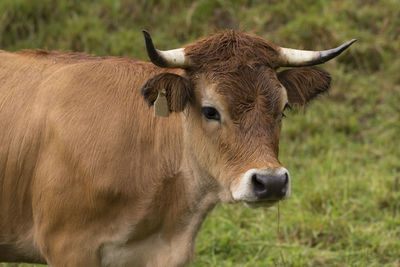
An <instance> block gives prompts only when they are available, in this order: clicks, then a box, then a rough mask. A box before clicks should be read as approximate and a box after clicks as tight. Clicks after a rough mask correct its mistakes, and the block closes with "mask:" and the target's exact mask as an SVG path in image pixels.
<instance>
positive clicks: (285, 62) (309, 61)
mask: <svg viewBox="0 0 400 267" xmlns="http://www.w3.org/2000/svg"><path fill="white" fill-rule="evenodd" d="M355 41H357V39H353V40H351V41H348V42H347V43H344V44H342V45H341V46H338V47H336V48H333V49H329V50H323V51H308V50H297V49H291V48H284V47H279V50H278V52H279V66H281V67H301V66H312V65H318V64H321V63H324V62H326V61H328V60H330V59H332V58H334V57H337V56H338V55H340V53H342V52H343V51H344V50H346V48H348V47H349V46H350V45H351V44H353V43H354V42H355Z"/></svg>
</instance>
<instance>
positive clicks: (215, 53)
mask: <svg viewBox="0 0 400 267" xmlns="http://www.w3.org/2000/svg"><path fill="white" fill-rule="evenodd" d="M144 34H145V38H146V46H147V50H148V53H149V57H150V58H151V60H152V61H153V63H155V64H156V65H158V66H155V65H153V64H150V63H144V62H140V61H136V60H133V59H127V58H114V57H107V58H98V57H92V56H87V55H83V54H77V53H68V52H49V51H44V50H37V51H22V52H16V53H9V52H4V51H3V52H0V214H1V216H0V261H7V262H15V261H24V262H36V263H46V262H47V263H48V264H50V265H51V266H53V267H58V266H73V267H76V266H86V267H90V266H181V265H184V264H185V263H187V262H188V261H189V260H190V259H191V258H192V255H193V248H194V243H195V238H196V234H197V232H198V230H199V228H200V225H201V223H202V222H203V220H204V218H205V217H206V215H207V213H208V212H209V211H210V210H211V209H212V208H213V207H214V206H215V204H216V203H217V202H218V201H222V202H228V203H233V202H245V203H247V204H248V205H249V206H265V205H271V204H273V203H276V202H277V201H279V200H281V199H284V198H286V197H288V196H289V193H290V177H289V173H288V171H287V170H286V169H285V168H283V167H282V165H281V163H280V162H279V160H278V143H279V132H280V129H281V120H282V117H284V114H283V111H284V109H285V108H286V107H289V106H288V105H289V104H299V105H303V104H306V103H307V102H308V101H309V100H310V99H312V98H314V97H315V96H316V95H318V94H320V93H323V92H325V91H327V89H328V88H329V84H330V76H329V74H328V73H327V72H325V71H324V70H322V69H319V68H316V67H300V68H293V69H288V70H284V71H282V72H277V69H278V68H279V67H282V66H286V67H288V66H295V67H299V66H309V65H315V64H319V63H323V62H325V61H327V60H329V59H331V58H333V57H334V56H336V55H338V54H340V53H341V52H342V51H343V50H344V49H345V48H347V47H348V46H349V45H350V44H351V43H352V42H353V41H351V42H348V43H346V44H344V45H342V46H340V47H338V48H336V49H331V50H327V51H318V52H312V51H300V50H293V49H287V48H280V47H277V46H274V45H272V44H270V43H268V42H266V41H264V40H263V39H261V38H259V37H257V36H254V35H251V34H245V33H240V32H234V31H227V32H222V33H220V34H216V35H213V36H211V37H208V38H205V39H202V40H199V41H197V42H195V43H193V44H190V45H188V46H186V47H185V48H180V49H175V50H171V51H159V50H156V49H155V48H154V46H153V43H152V41H151V38H150V35H149V34H148V33H147V32H144ZM160 67H162V68H160ZM146 81H147V83H146ZM143 85H144V86H143ZM141 88H142V89H141ZM140 89H141V90H140ZM156 98H159V99H158V100H157V104H156V105H158V107H157V108H158V109H160V110H162V109H163V108H165V107H167V109H168V110H167V112H170V115H169V117H168V118H162V117H153V107H150V108H149V106H152V105H153V103H154V102H155V101H156ZM165 100H166V103H164V105H165V106H164V107H163V101H165Z"/></svg>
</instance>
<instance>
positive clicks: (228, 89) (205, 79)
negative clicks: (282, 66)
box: [197, 66, 287, 118]
mask: <svg viewBox="0 0 400 267" xmlns="http://www.w3.org/2000/svg"><path fill="white" fill-rule="evenodd" d="M197 77H198V79H197V84H198V87H199V88H200V90H201V91H202V92H201V99H202V100H201V102H202V104H203V105H204V104H205V105H207V104H208V105H215V106H217V107H221V108H224V109H226V112H229V113H230V114H231V116H232V118H239V117H241V115H243V114H244V113H246V112H247V111H254V110H257V111H259V112H260V113H263V114H265V116H268V115H269V116H275V115H277V114H278V113H280V112H281V111H282V109H283V106H284V105H285V104H286V103H287V94H286V90H285V89H284V87H283V86H282V84H281V83H280V82H279V80H278V78H277V76H276V73H275V71H274V70H273V69H271V68H268V67H265V66H258V67H256V66H243V67H242V68H239V69H238V70H237V71H235V72H228V73H203V74H200V75H197Z"/></svg>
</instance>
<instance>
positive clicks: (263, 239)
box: [0, 0, 400, 267]
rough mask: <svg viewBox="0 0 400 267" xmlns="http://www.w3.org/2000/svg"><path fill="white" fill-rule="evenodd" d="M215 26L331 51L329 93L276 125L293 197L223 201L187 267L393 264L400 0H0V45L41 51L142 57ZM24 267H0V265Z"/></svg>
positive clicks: (399, 205)
mask: <svg viewBox="0 0 400 267" xmlns="http://www.w3.org/2000/svg"><path fill="white" fill-rule="evenodd" d="M143 28H145V29H148V30H149V31H150V32H151V33H152V36H153V38H154V41H155V43H156V44H157V46H158V47H160V48H161V49H171V48H177V47H179V46H181V45H183V44H186V43H189V42H191V41H193V40H196V39H197V38H199V37H201V36H204V35H207V34H210V33H214V32H216V31H218V29H226V28H238V29H241V30H243V31H250V32H254V33H256V34H258V35H260V36H262V37H264V38H266V39H268V40H270V41H271V42H274V43H276V44H277V45H281V46H286V47H293V48H300V49H326V48H331V47H334V46H336V45H339V44H341V43H343V42H344V41H348V40H350V39H352V38H357V39H358V42H357V43H356V44H354V45H353V46H352V47H351V48H350V49H349V51H347V52H346V53H345V54H343V55H341V56H340V57H339V58H337V59H335V60H333V61H332V62H329V63H327V64H325V65H324V66H323V67H324V68H325V69H327V70H328V71H330V72H331V74H332V77H333V83H332V88H331V91H330V93H329V94H328V95H325V96H322V97H320V98H319V99H317V100H316V101H314V102H313V103H312V104H311V105H310V106H308V107H307V108H305V109H300V110H299V109H295V110H294V111H292V112H288V113H287V115H288V118H286V119H285V120H284V122H283V130H282V135H281V154H280V160H281V162H282V163H283V164H284V166H285V167H286V168H287V169H288V170H289V171H290V172H291V175H292V196H291V198H290V199H288V200H286V201H284V202H282V203H281V204H280V220H279V230H278V209H277V207H272V208H269V209H249V208H247V207H245V206H244V205H240V204H239V205H225V204H224V205H222V204H221V205H219V206H217V208H216V209H215V210H214V211H213V212H212V213H211V214H210V215H209V217H208V218H207V220H206V221H205V222H204V224H203V227H202V229H201V231H200V233H199V235H198V238H197V249H196V252H197V253H196V254H197V255H196V258H195V260H194V262H193V263H192V265H191V266H249V267H250V266H363V267H365V266H400V2H399V1H398V0H381V1H378V0H356V1H328V0H319V1H311V0H294V1H289V0H282V1H273V0H269V1H265V0H263V1H261V0H235V1H229V0H215V1H211V0H197V1H188V0H185V1H178V0H166V1H162V0H159V1H157V0H150V1H149V0H132V1H127V0H99V1H90V2H89V1H87V2H84V1H80V0H71V1H67V0H1V1H0V49H4V50H19V49H25V48H48V49H56V50H74V51H84V52H87V53H90V54H96V55H114V56H130V57H135V58H139V59H143V60H147V57H146V54H145V48H144V42H143V38H142V35H141V29H143ZM11 266H13V267H15V266H19V267H22V266H24V267H28V266H32V265H26V264H19V265H18V264H0V267H11Z"/></svg>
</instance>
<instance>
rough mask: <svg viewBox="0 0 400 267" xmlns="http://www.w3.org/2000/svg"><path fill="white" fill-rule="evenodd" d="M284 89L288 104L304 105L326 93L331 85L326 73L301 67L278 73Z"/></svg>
mask: <svg viewBox="0 0 400 267" xmlns="http://www.w3.org/2000/svg"><path fill="white" fill-rule="evenodd" d="M278 79H279V81H280V82H281V83H282V85H283V86H284V87H285V88H286V91H287V95H288V100H289V104H298V105H305V104H307V103H308V102H309V101H310V100H311V99H313V98H314V97H316V96H317V95H319V94H321V93H324V92H327V91H328V89H329V87H330V84H331V76H330V75H329V73H328V72H326V71H325V70H323V69H320V68H317V67H301V68H294V69H288V70H284V71H281V72H279V73H278Z"/></svg>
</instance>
